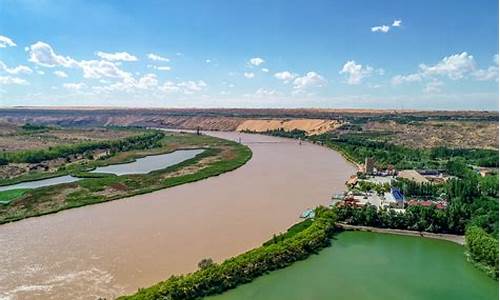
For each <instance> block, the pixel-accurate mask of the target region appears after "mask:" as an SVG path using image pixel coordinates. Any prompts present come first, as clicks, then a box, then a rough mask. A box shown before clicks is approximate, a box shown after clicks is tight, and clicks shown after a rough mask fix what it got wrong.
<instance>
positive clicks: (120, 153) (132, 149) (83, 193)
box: [0, 131, 252, 224]
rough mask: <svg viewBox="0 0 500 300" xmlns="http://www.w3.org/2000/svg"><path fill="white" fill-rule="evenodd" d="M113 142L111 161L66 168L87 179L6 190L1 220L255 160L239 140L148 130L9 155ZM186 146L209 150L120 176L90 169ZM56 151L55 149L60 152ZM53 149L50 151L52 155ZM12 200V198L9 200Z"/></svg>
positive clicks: (132, 191) (174, 181) (152, 188)
mask: <svg viewBox="0 0 500 300" xmlns="http://www.w3.org/2000/svg"><path fill="white" fill-rule="evenodd" d="M97 144H99V146H101V147H102V146H107V147H110V148H109V149H111V154H112V155H111V156H110V157H107V158H105V159H100V160H95V161H91V162H87V163H86V164H83V165H77V166H74V167H69V170H71V171H69V170H68V168H67V169H64V170H62V171H60V172H59V173H58V174H57V176H59V175H62V174H67V173H70V174H73V175H78V176H80V177H84V178H83V179H82V180H79V181H76V182H71V183H64V184H58V185H54V186H47V187H41V188H36V189H27V190H14V191H12V190H11V191H4V192H0V200H3V201H2V202H0V203H4V204H0V224H1V223H6V222H11V221H17V220H20V219H23V218H27V217H33V216H39V215H44V214H48V213H54V212H58V211H60V210H64V209H68V208H75V207H80V206H84V205H89V204H94V203H100V202H104V201H110V200H115V199H120V198H124V197H130V196H133V195H138V194H143V193H149V192H152V191H155V190H159V189H163V188H168V187H172V186H175V185H180V184H183V183H187V182H193V181H197V180H200V179H204V178H207V177H210V176H216V175H219V174H221V173H224V172H227V171H231V170H233V169H235V168H238V167H239V166H241V165H243V164H244V163H245V162H246V161H248V160H249V159H250V158H251V155H252V153H251V151H250V149H249V148H248V147H246V146H244V145H241V144H238V143H236V142H233V141H227V140H222V139H219V138H215V137H210V136H197V135H194V134H184V133H168V134H165V133H163V132H159V131H148V132H146V133H144V134H143V135H141V136H139V137H132V138H127V139H125V140H124V141H115V142H110V143H101V142H99V143H86V144H85V145H71V146H67V147H66V146H61V147H57V150H56V148H54V149H53V150H50V151H48V152H47V151H46V150H37V151H34V152H30V153H29V154H26V153H25V152H23V154H22V155H21V154H12V155H10V154H9V155H8V156H7V157H33V155H34V156H35V157H38V155H39V154H34V153H39V152H40V151H41V152H42V153H43V155H48V156H50V157H53V155H54V154H53V153H59V154H61V155H63V156H64V155H66V154H65V153H74V152H75V151H76V149H79V150H82V149H89V148H92V149H93V148H94V147H96V145H97ZM181 149H204V151H203V152H202V153H200V154H198V155H196V156H195V157H194V158H192V159H188V160H186V161H183V162H181V163H179V164H176V165H173V166H170V167H167V168H163V169H159V170H155V171H152V172H150V173H148V174H131V175H122V176H116V175H113V174H104V173H102V174H99V173H89V171H91V170H93V169H95V168H96V167H98V166H106V165H110V164H116V163H124V162H131V161H133V160H135V159H137V158H141V157H144V156H148V155H158V154H165V153H169V152H173V151H176V150H181ZM54 151H55V152H54ZM47 153H50V154H47ZM6 200H7V201H6Z"/></svg>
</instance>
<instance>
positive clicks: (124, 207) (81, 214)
mask: <svg viewBox="0 0 500 300" xmlns="http://www.w3.org/2000/svg"><path fill="white" fill-rule="evenodd" d="M209 134H210V135H212V134H213V135H215V136H216V137H220V138H223V139H225V140H232V141H237V140H239V138H241V142H242V143H243V144H245V145H247V146H248V147H250V149H251V151H252V159H251V160H250V161H248V162H247V163H246V164H245V165H243V166H241V167H240V168H238V169H236V170H234V171H232V172H227V173H225V174H222V175H220V176H215V177H211V178H208V179H206V180H200V181H197V182H193V183H190V184H183V185H179V186H176V187H173V188H168V189H162V190H158V191H156V192H153V193H147V194H143V195H138V196H134V197H130V198H126V199H121V200H120V201H109V202H106V203H101V204H99V205H87V206H85V207H81V208H78V209H69V210H65V211H62V212H60V213H57V214H51V215H47V216H43V217H37V218H29V219H25V220H22V221H19V222H13V223H10V224H4V225H2V226H0V236H2V237H3V239H2V247H0V265H1V266H2V267H3V270H5V272H4V273H3V276H0V298H1V297H2V296H4V297H10V298H19V299H32V298H36V299H40V300H44V299H50V300H64V299H98V298H99V297H101V298H106V299H114V298H116V297H118V296H121V295H125V294H131V293H134V292H136V291H137V290H138V288H141V287H147V286H151V285H153V284H155V283H158V282H160V281H162V280H165V279H167V278H169V277H170V276H172V275H178V274H186V273H190V272H193V271H195V270H196V269H197V264H198V262H200V260H201V259H203V258H212V259H213V261H214V262H222V261H224V260H226V259H229V258H231V257H234V256H237V255H239V254H241V253H244V252H246V251H248V250H249V249H254V248H256V247H259V246H261V245H262V243H263V242H264V241H267V240H269V239H271V238H272V236H273V234H274V233H278V232H283V231H285V230H286V229H287V228H289V227H290V226H292V225H293V224H295V223H296V222H297V221H298V220H299V215H300V214H301V213H302V212H303V210H304V208H307V207H310V208H313V207H317V206H318V205H324V206H326V205H328V204H329V203H330V201H331V199H330V198H331V194H332V192H333V193H339V192H341V191H343V189H344V188H345V186H344V182H345V179H346V178H348V177H349V175H350V174H352V173H353V172H355V169H354V168H353V167H352V166H351V164H349V163H347V162H346V161H345V160H344V159H343V158H342V157H341V156H340V155H339V154H338V153H336V152H334V151H331V150H329V149H327V148H325V147H321V146H319V145H313V144H309V143H304V144H302V145H299V144H298V143H297V142H295V141H291V140H286V139H281V138H273V137H268V136H262V135H247V134H243V133H241V134H240V133H235V132H214V133H209ZM304 162H307V163H306V164H304ZM307 186H314V188H313V189H308V188H304V187H307ZM103 245H105V246H103ZM34 262H36V268H32V267H31V266H32V264H33V263H34ZM27 268H29V270H28V269H27ZM27 272H30V273H29V274H30V275H29V276H27V275H26V274H27ZM20 286H22V287H24V288H23V290H20V289H19V287H20ZM42 288H43V290H42Z"/></svg>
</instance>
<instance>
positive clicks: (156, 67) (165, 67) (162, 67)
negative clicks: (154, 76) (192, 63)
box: [148, 65, 172, 71]
mask: <svg viewBox="0 0 500 300" xmlns="http://www.w3.org/2000/svg"><path fill="white" fill-rule="evenodd" d="M148 68H153V69H155V70H158V71H170V70H172V68H171V67H170V66H155V65H148Z"/></svg>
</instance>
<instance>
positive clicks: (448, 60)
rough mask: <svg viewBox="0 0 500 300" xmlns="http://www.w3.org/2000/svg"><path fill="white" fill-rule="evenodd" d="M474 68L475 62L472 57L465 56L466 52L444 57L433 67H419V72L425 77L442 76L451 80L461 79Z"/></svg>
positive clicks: (423, 65) (422, 65)
mask: <svg viewBox="0 0 500 300" xmlns="http://www.w3.org/2000/svg"><path fill="white" fill-rule="evenodd" d="M475 67H476V62H475V60H474V57H473V56H472V55H469V54H467V52H462V53H460V54H454V55H450V56H447V57H444V58H443V59H442V60H441V61H440V62H438V63H437V64H435V65H433V66H427V65H425V64H421V65H420V66H419V68H420V70H421V72H422V73H423V74H425V75H428V76H432V75H443V76H448V77H449V78H450V79H452V80H457V79H461V78H463V77H464V76H465V75H466V74H467V73H469V72H472V71H474V69H475Z"/></svg>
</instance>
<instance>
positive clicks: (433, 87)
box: [424, 80, 443, 94]
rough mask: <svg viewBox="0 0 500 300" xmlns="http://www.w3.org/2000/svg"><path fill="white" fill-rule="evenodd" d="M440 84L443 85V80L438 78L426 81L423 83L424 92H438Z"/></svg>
mask: <svg viewBox="0 0 500 300" xmlns="http://www.w3.org/2000/svg"><path fill="white" fill-rule="evenodd" d="M442 86H443V82H441V81H439V80H432V81H431V82H428V83H427V84H426V85H425V88H424V93H428V94H436V93H439V92H441V87H442Z"/></svg>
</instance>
